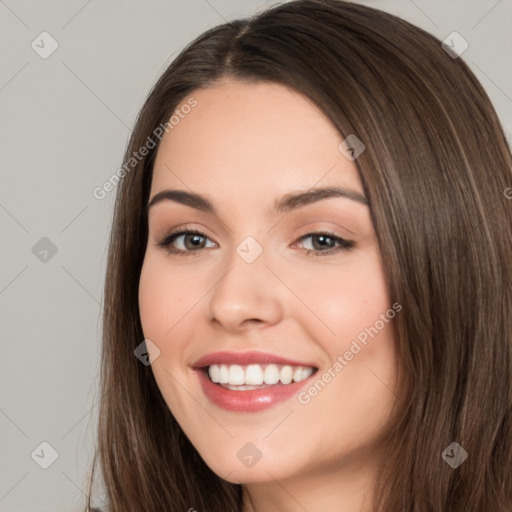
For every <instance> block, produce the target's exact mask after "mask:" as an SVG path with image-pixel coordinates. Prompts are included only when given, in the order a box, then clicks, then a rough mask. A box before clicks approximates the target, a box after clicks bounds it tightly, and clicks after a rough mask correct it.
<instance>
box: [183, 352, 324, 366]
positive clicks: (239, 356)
mask: <svg viewBox="0 0 512 512" xmlns="http://www.w3.org/2000/svg"><path fill="white" fill-rule="evenodd" d="M212 364H239V365H247V364H283V365H284V364H286V365H290V366H311V367H313V368H316V366H315V365H314V364H311V363H308V362H304V361H294V360H292V359H288V358H287V357H281V356H277V355H274V354H270V353H268V352H258V351H248V352H227V351H224V352H212V353H211V354H207V355H205V356H203V357H201V358H200V359H198V360H197V361H195V362H194V363H193V365H192V366H193V367H194V368H196V369H198V368H204V367H205V366H210V365H212Z"/></svg>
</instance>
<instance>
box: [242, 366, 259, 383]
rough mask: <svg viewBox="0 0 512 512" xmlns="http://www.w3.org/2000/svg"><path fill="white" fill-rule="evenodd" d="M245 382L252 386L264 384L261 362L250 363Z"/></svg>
mask: <svg viewBox="0 0 512 512" xmlns="http://www.w3.org/2000/svg"><path fill="white" fill-rule="evenodd" d="M245 383H246V384H249V385H251V386H259V385H261V384H263V370H262V369H261V366H260V365H259V364H250V365H249V366H248V367H247V368H246V370H245Z"/></svg>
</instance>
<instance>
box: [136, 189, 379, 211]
mask: <svg viewBox="0 0 512 512" xmlns="http://www.w3.org/2000/svg"><path fill="white" fill-rule="evenodd" d="M332 197H341V198H346V199H351V200H352V201H357V202H358V203H361V204H364V205H366V206H369V204H370V203H369V201H368V199H367V198H366V197H365V196H363V195H362V194H360V193H359V192H356V191H355V190H350V189H347V188H343V187H322V188H313V189H310V190H307V191H298V192H291V193H289V194H286V195H285V196H283V197H282V198H281V199H280V200H278V201H276V202H275V203H274V205H273V208H272V211H275V212H276V213H284V212H289V211H291V210H296V209H297V208H301V207H302V206H306V205H308V204H313V203H316V202H318V201H321V200H323V199H330V198H332ZM163 201H174V202H176V203H180V204H183V205H186V206H190V207H192V208H195V209H196V210H200V211H203V212H206V213H211V214H213V215H217V212H216V210H215V207H214V206H213V204H212V203H211V202H210V201H209V200H208V199H206V197H204V196H202V195H200V194H196V193H194V192H186V191H185V190H170V189H166V190H162V191H161V192H158V194H155V196H154V197H153V199H151V201H150V202H149V203H148V204H147V206H146V212H148V211H149V209H150V208H151V207H152V206H155V205H156V204H158V203H161V202H163Z"/></svg>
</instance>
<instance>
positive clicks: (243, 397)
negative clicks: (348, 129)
mask: <svg viewBox="0 0 512 512" xmlns="http://www.w3.org/2000/svg"><path fill="white" fill-rule="evenodd" d="M192 97H193V98H194V99H195V100H196V101H197V104H195V106H194V107H193V108H184V109H183V108H181V107H180V106H179V107H178V111H179V112H180V113H181V116H179V122H175V124H173V125H170V126H172V129H170V130H169V131H168V133H166V134H165V135H164V137H163V139H162V141H161V145H160V147H159V150H158V154H157V157H156V161H155V166H154V175H153V180H152V186H151V193H150V203H152V204H151V207H150V208H149V218H148V222H149V236H148V244H147V248H146V255H145V259H144V264H143V268H142V273H141V276H140V288H139V302H140V313H141V321H142V326H143V330H144V335H145V338H146V339H147V340H151V343H149V342H148V348H149V350H150V354H151V355H152V357H154V358H155V359H154V360H153V362H152V370H153V373H154V376H155V379H156V382H157V384H158V386H159V388H160V390H161V392H162V395H163V397H164V399H165V401H166V403H167V404H168V406H169V408H170V410H171V411H172V413H173V415H174V417H175V418H176V420H177V421H178V423H179V424H180V426H181V427H182V429H183V431H184V432H185V434H186V435H187V436H188V438H189V439H190V441H191V442H192V444H193V445H194V446H195V447H196V449H197V450H198V452H199V453H200V455H201V456H202V458H203V459H204V460H205V462H206V464H207V465H208V466H209V467H210V468H211V469H212V470H213V471H214V472H215V473H216V474H217V475H219V476H220V477H222V478H225V479H226V480H228V481H231V482H237V483H251V482H252V483H256V482H265V481H270V480H271V479H277V480H279V481H284V480H285V479H290V478H301V477H304V478H307V481H309V482H311V481H312V480H311V478H312V477H313V476H315V475H316V476H320V475H322V473H323V472H328V473H330V474H332V473H333V472H342V471H350V472H352V471H355V467H356V465H357V466H358V467H359V466H361V462H362V461H365V463H370V462H371V461H372V460H373V456H374V455H375V453H376V447H377V446H378V441H379V435H380V434H381V432H382V429H383V427H384V425H385V424H386V421H387V419H388V417H389V414H390V412H391V405H392V402H393V399H394V393H393V389H394V386H395V376H396V373H395V370H396V368H395V361H396V360H395V353H394V338H393V327H392V325H393V322H392V321H391V318H392V317H394V316H395V315H396V314H399V313H398V310H399V309H400V308H401V306H400V305H397V304H395V307H392V304H391V303H390V299H389V296H388V292H387V287H386V284H385V276H384V271H383V268H382V263H381V258H380V253H379V247H378V245H377V240H376V236H375V232H374V229H373V226H372V222H371V218H370V209H369V206H368V205H367V204H365V198H364V192H363V188H362V184H361V181H360V178H359V175H358V172H357V168H356V165H355V163H354V161H351V160H350V159H349V158H347V157H346V156H345V154H343V153H342V152H341V151H340V150H339V145H340V143H341V142H342V141H343V137H342V136H340V134H339V133H338V132H337V130H336V129H335V128H334V127H333V125H332V124H331V123H330V122H329V121H328V119H327V118H326V117H325V116H324V115H323V114H322V113H321V112H320V110H319V109H318V108H316V107H315V106H314V105H313V104H312V103H311V102H310V101H309V100H307V99H306V98H305V97H304V96H302V95H300V94H299V93H297V92H294V91H291V90H289V89H287V88H285V87H283V86H281V85H278V84H274V83H257V84H254V83H253V84H248V83H242V82H238V81H224V82H222V83H221V84H218V85H216V86H215V87H209V88H207V89H201V90H197V91H195V92H194V93H193V94H192ZM189 100H190V98H186V99H185V100H184V101H183V103H182V106H183V105H185V104H186V103H187V102H188V101H189ZM189 104H192V102H191V103H189ZM185 112H187V113H185ZM176 119H177V118H176ZM325 187H331V188H339V189H343V190H344V191H345V192H346V195H329V194H325V195H324V196H322V195H313V194H312V193H313V192H314V191H316V190H318V189H320V188H325ZM175 191H182V194H181V195H177V194H175ZM163 193H164V194H163ZM304 193H307V194H309V195H305V196H301V198H299V199H292V196H293V195H295V194H304ZM172 194H174V195H172ZM189 194H190V196H189ZM192 194H198V195H200V196H201V197H202V198H204V200H202V201H199V200H198V199H197V198H196V199H194V198H193V197H192V196H191V195H192ZM206 204H208V205H209V206H210V208H208V207H207V206H206ZM280 205H281V208H279V206H280ZM194 230H198V231H200V232H201V233H203V234H201V235H197V234H194V233H193V231H194ZM190 231H192V233H191V234H190V233H189V232H190ZM176 232H180V233H181V234H178V235H175V236H174V237H169V236H168V235H170V234H172V233H174V234H175V233H176ZM183 232H187V233H189V234H187V233H185V234H183ZM166 237H167V240H164V239H165V238H166ZM162 240H164V241H165V242H167V243H168V245H167V246H162V245H159V243H160V242H162ZM141 341H142V340H141ZM312 371H313V372H314V373H311V372H312ZM208 372H211V377H208ZM211 379H213V380H215V381H217V382H215V383H214V382H212V380H211ZM228 380H229V382H227V381H228ZM262 381H263V384H261V382H262ZM276 381H277V383H276Z"/></svg>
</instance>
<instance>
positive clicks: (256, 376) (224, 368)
mask: <svg viewBox="0 0 512 512" xmlns="http://www.w3.org/2000/svg"><path fill="white" fill-rule="evenodd" d="M314 371H315V368H313V367H311V366H308V367H305V366H292V365H288V364H286V365H277V364H265V365H262V364H249V365H245V366H242V365H239V364H212V365H210V366H209V367H208V376H209V378H210V380H211V382H213V383H214V384H219V385H220V386H222V387H224V388H226V389H230V390H232V391H247V390H252V389H264V388H267V387H269V386H273V385H276V384H278V383H280V384H284V385H288V384H290V383H292V382H301V381H302V380H304V379H307V378H308V377H309V376H310V375H311V374H312V373H313V372H314Z"/></svg>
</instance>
